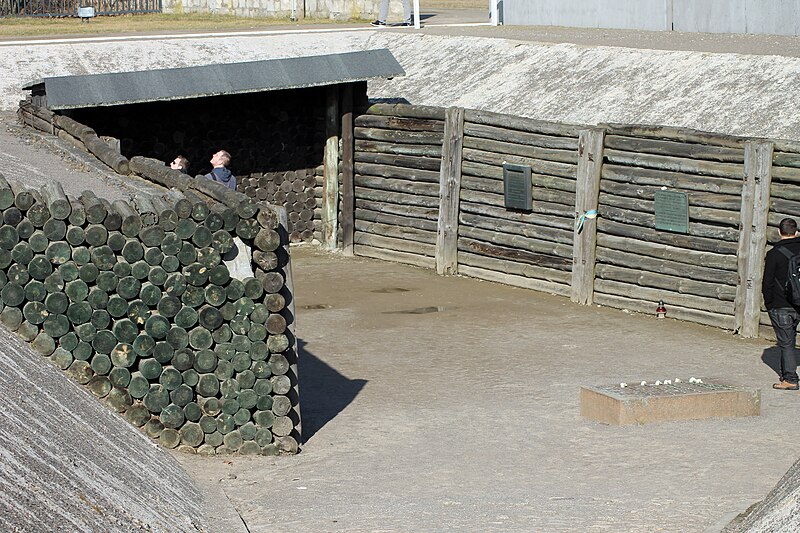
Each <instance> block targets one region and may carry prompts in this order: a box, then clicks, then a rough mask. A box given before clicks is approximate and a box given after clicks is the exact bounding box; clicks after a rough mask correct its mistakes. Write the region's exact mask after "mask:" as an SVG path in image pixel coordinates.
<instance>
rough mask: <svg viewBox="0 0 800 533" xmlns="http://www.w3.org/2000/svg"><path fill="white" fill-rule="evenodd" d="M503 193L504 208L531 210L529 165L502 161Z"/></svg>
mask: <svg viewBox="0 0 800 533" xmlns="http://www.w3.org/2000/svg"><path fill="white" fill-rule="evenodd" d="M503 193H504V196H505V206H506V209H514V210H516V211H531V210H532V209H533V199H532V197H531V167H526V166H522V165H511V164H508V163H503Z"/></svg>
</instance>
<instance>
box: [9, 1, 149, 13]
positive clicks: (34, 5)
mask: <svg viewBox="0 0 800 533" xmlns="http://www.w3.org/2000/svg"><path fill="white" fill-rule="evenodd" d="M79 7H93V8H94V11H95V14H96V15H125V14H129V13H160V12H161V0H0V17H77V16H78V8H79Z"/></svg>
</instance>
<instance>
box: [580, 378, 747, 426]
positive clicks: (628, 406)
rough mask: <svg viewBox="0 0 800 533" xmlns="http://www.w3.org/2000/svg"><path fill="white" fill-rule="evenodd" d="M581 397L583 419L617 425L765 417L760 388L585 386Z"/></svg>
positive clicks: (682, 384)
mask: <svg viewBox="0 0 800 533" xmlns="http://www.w3.org/2000/svg"><path fill="white" fill-rule="evenodd" d="M698 381H699V380H698ZM580 397H581V416H583V417H584V418H587V419H589V420H594V421H596V422H603V423H605V424H613V425H623V424H649V423H652V422H665V421H669V420H698V419H704V418H716V417H731V416H758V415H760V414H761V391H760V390H759V389H753V388H749V387H738V386H734V385H729V384H726V383H720V382H695V383H689V382H680V383H668V384H664V383H661V384H658V385H656V384H646V385H639V384H637V385H628V386H626V387H622V386H621V385H620V384H616V385H607V386H598V387H581V396H580Z"/></svg>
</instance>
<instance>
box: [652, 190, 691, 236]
mask: <svg viewBox="0 0 800 533" xmlns="http://www.w3.org/2000/svg"><path fill="white" fill-rule="evenodd" d="M655 209H656V229H660V230H664V231H673V232H675V233H689V196H688V195H687V194H686V193H683V192H676V191H656V194H655Z"/></svg>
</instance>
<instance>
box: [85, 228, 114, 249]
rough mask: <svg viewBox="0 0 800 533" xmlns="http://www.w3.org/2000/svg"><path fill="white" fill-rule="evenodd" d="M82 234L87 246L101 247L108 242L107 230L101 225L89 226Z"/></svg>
mask: <svg viewBox="0 0 800 533" xmlns="http://www.w3.org/2000/svg"><path fill="white" fill-rule="evenodd" d="M84 233H85V235H84V240H85V241H86V243H87V244H88V245H89V246H102V245H104V244H106V243H107V242H108V229H106V227H105V226H103V225H102V224H90V225H88V226H87V227H86V229H85V230H84Z"/></svg>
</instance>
